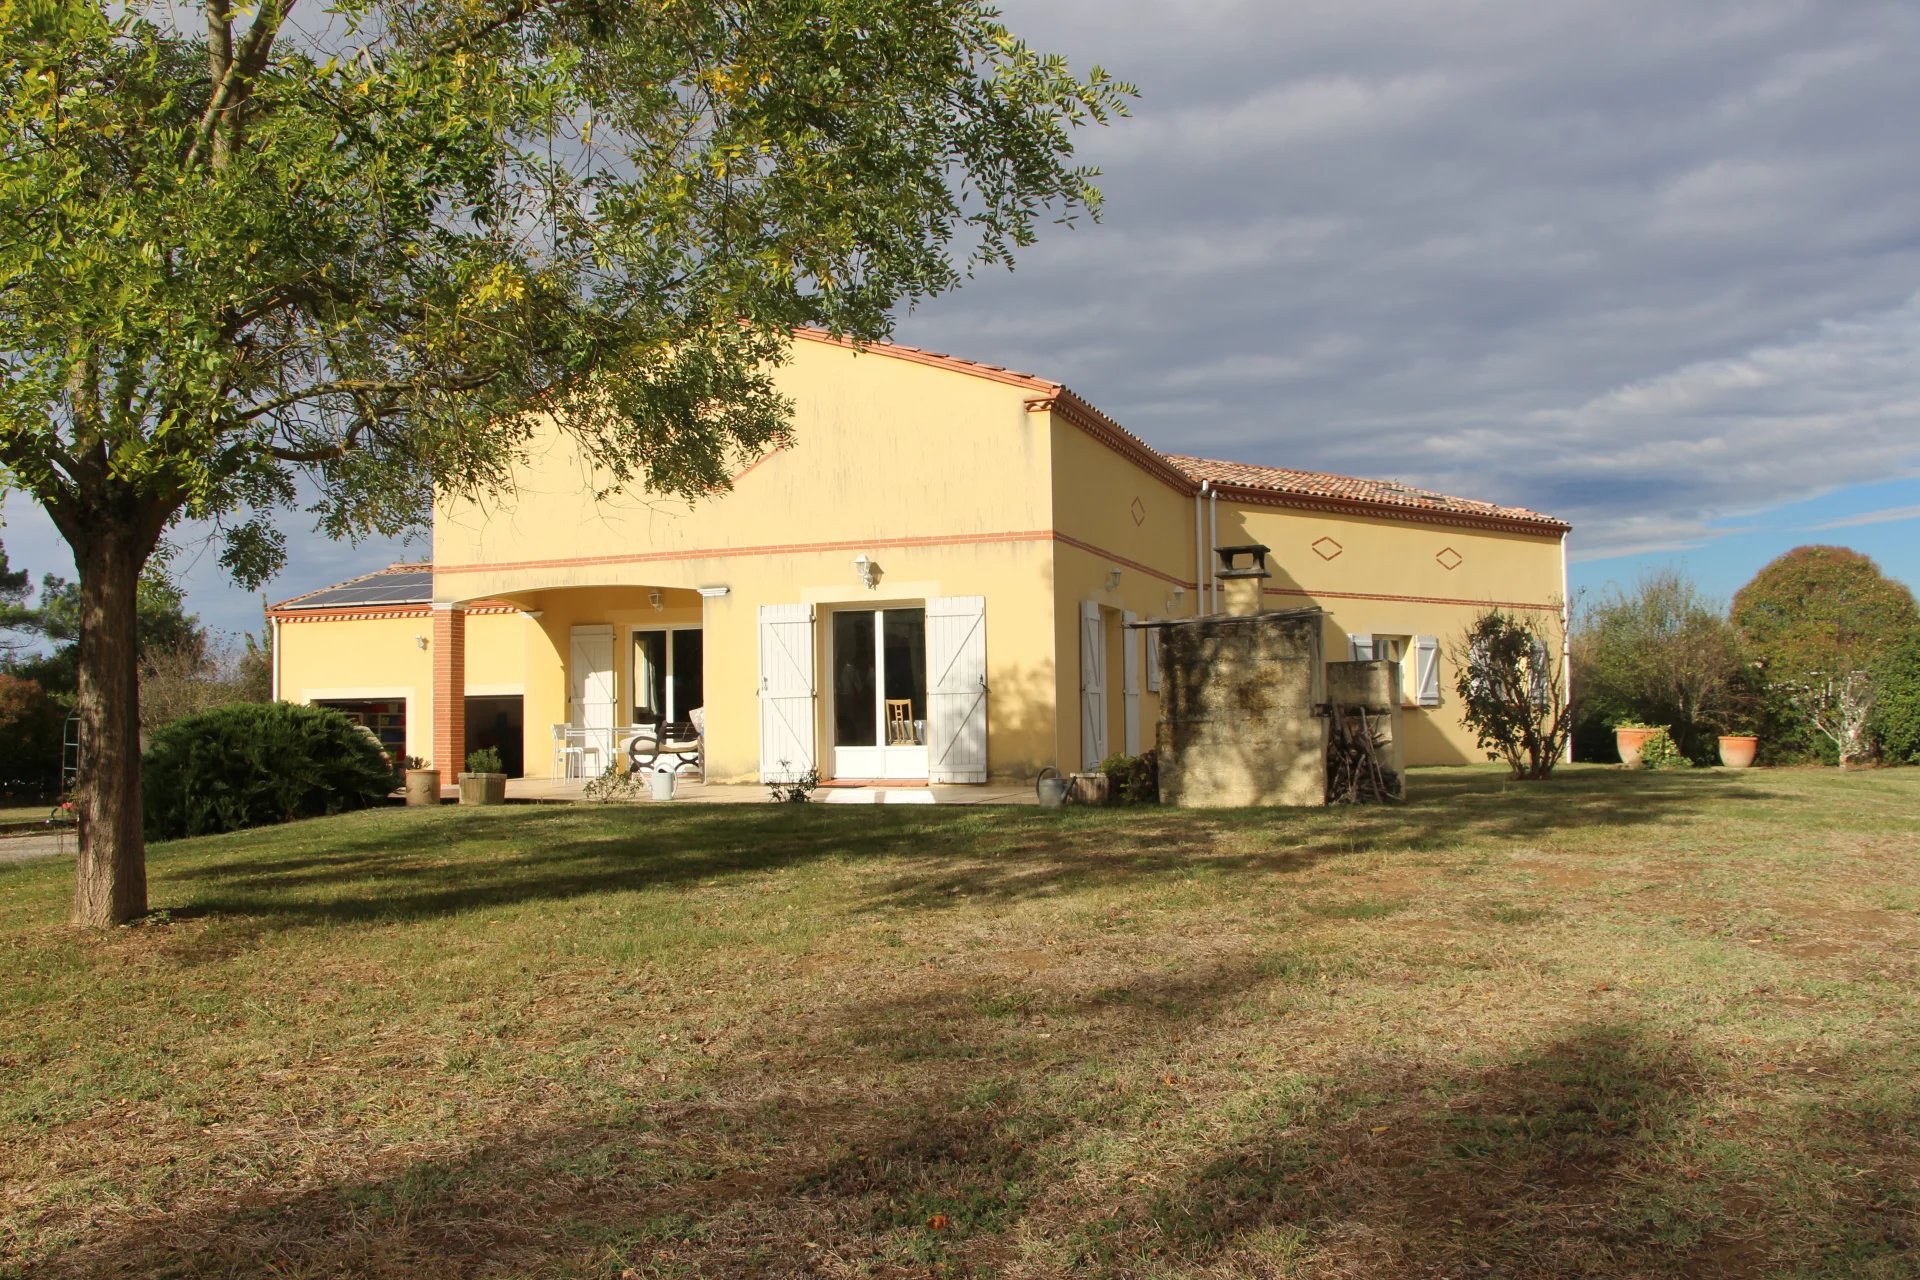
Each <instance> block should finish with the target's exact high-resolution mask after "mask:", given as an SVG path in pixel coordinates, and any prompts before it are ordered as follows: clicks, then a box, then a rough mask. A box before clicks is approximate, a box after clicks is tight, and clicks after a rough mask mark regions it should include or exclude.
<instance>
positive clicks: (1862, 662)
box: [1733, 546, 1920, 680]
mask: <svg viewBox="0 0 1920 1280" xmlns="http://www.w3.org/2000/svg"><path fill="white" fill-rule="evenodd" d="M1733 624H1734V626H1736V627H1738V628H1739V629H1740V633H1741V635H1742V637H1744V639H1745V640H1746V642H1747V644H1748V645H1749V646H1750V647H1751V648H1752V649H1753V652H1754V655H1755V656H1756V657H1758V658H1760V659H1761V660H1762V661H1764V662H1765V663H1766V668H1767V674H1768V676H1769V678H1772V679H1783V680H1798V679H1801V678H1803V677H1806V676H1808V675H1811V674H1812V673H1814V672H1824V673H1834V674H1837V673H1840V672H1847V671H1867V670H1871V669H1872V667H1873V666H1874V664H1875V662H1876V661H1877V660H1878V659H1879V657H1880V655H1881V654H1882V653H1884V652H1885V651H1886V650H1887V649H1889V648H1892V647H1893V646H1894V645H1896V644H1898V643H1899V642H1900V641H1901V640H1903V639H1905V638H1906V637H1907V636H1909V635H1911V634H1912V633H1913V632H1914V631H1915V630H1917V629H1920V608H1916V606H1915V604H1914V599H1913V593H1912V592H1911V591H1909V590H1907V588H1906V587H1904V586H1902V585H1901V584H1900V583H1898V582H1895V581H1894V580H1893V579H1891V578H1889V577H1887V576H1886V575H1885V574H1884V573H1882V572H1880V566H1879V565H1877V564H1875V563H1874V562H1873V560H1872V559H1871V558H1870V557H1868V556H1864V555H1861V554H1860V553H1859V552H1858V551H1853V550H1850V549H1849V548H1846V547H1814V546H1809V547H1795V548H1794V549H1793V550H1792V551H1789V552H1787V553H1786V554H1785V555H1782V556H1780V557H1779V558H1778V559H1776V560H1774V561H1773V562H1772V563H1770V564H1768V565H1767V566H1766V567H1765V568H1764V569H1762V570H1760V572H1759V573H1757V574H1755V575H1754V577H1753V581H1751V582H1749V583H1747V585H1746V586H1744V587H1742V588H1740V590H1739V592H1738V593H1737V594H1735V596H1734V597H1733Z"/></svg>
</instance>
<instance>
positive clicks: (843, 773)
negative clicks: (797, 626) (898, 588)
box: [827, 607, 927, 780]
mask: <svg viewBox="0 0 1920 1280" xmlns="http://www.w3.org/2000/svg"><path fill="white" fill-rule="evenodd" d="M828 643H829V648H828V652H827V669H828V671H830V672H831V673H832V681H833V683H832V692H833V708H832V713H831V723H832V729H833V735H832V737H833V776H834V777H836V778H880V779H902V780H904V779H919V778H925V777H926V776H927V611H926V610H925V609H922V608H917V607H916V608H903V609H841V610H838V611H836V612H835V613H833V614H832V615H831V622H830V623H829V626H828Z"/></svg>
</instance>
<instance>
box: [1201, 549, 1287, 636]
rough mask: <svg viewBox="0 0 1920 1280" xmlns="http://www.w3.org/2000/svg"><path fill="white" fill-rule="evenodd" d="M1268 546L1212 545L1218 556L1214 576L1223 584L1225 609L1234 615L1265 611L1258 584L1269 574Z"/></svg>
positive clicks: (1260, 585) (1262, 583)
mask: <svg viewBox="0 0 1920 1280" xmlns="http://www.w3.org/2000/svg"><path fill="white" fill-rule="evenodd" d="M1269 550H1271V548H1269V547H1264V546H1261V545H1260V544H1259V543H1257V542H1253V543H1248V544H1247V545H1246V546H1241V547H1215V548H1214V549H1213V554H1214V555H1215V556H1216V557H1217V558H1218V564H1217V565H1216V566H1215V569H1214V577H1215V578H1216V579H1218V580H1219V581H1220V582H1221V583H1222V584H1224V587H1225V592H1226V602H1225V603H1226V611H1227V612H1228V613H1230V614H1232V615H1233V616H1235V617H1237V618H1250V617H1252V616H1253V615H1254V614H1256V613H1264V612H1265V611H1266V607H1267V606H1266V599H1265V596H1264V594H1263V592H1262V590H1261V588H1262V587H1263V586H1264V584H1265V583H1266V580H1267V579H1268V578H1271V577H1272V576H1273V574H1272V572H1270V571H1269V570H1268V568H1267V552H1268V551H1269Z"/></svg>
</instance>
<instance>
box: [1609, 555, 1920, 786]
mask: <svg viewBox="0 0 1920 1280" xmlns="http://www.w3.org/2000/svg"><path fill="white" fill-rule="evenodd" d="M1571 647H1572V659H1573V697H1574V753H1575V756H1576V758H1578V759H1582V760H1597V761H1604V760H1612V759H1616V758H1617V757H1616V755H1615V753H1614V742H1613V730H1614V729H1615V728H1616V727H1617V726H1619V725H1622V724H1634V725H1646V726H1652V727H1664V728H1666V729H1667V730H1668V731H1669V734H1670V735H1671V737H1672V739H1673V741H1674V743H1675V744H1676V745H1677V746H1678V747H1679V749H1680V751H1681V752H1683V753H1684V754H1685V755H1686V756H1687V757H1688V758H1689V759H1691V760H1693V761H1694V762H1695V763H1698V764H1708V763H1711V762H1712V761H1713V760H1714V757H1715V751H1716V745H1717V742H1716V740H1717V738H1718V737H1719V736H1720V735H1722V734H1756V735H1758V736H1759V738H1760V749H1761V759H1762V760H1763V761H1765V762H1768V763H1775V764H1791V763H1814V762H1824V763H1829V764H1832V763H1841V764H1864V763H1869V762H1872V761H1876V760H1879V761H1885V762H1889V763H1907V764H1911V763H1920V609H1917V608H1916V607H1915V603H1914V597H1913V593H1912V592H1911V591H1909V590H1908V589H1907V588H1906V587H1905V586H1903V585H1901V584H1900V583H1898V582H1895V581H1893V580H1892V579H1890V578H1888V577H1887V576H1886V575H1885V574H1883V573H1882V572H1881V571H1880V568H1879V566H1878V565H1876V564H1875V563H1874V562H1873V560H1872V559H1870V558H1869V557H1867V556H1864V555H1861V554H1860V553H1859V552H1857V551H1852V550H1849V549H1847V548H1845V547H1824V546H1807V547H1796V548H1795V549H1794V550H1792V551H1789V552H1787V553H1786V554H1785V555H1782V556H1780V557H1779V558H1778V559H1776V560H1774V561H1773V562H1772V563H1771V564H1769V565H1767V566H1766V567H1765V568H1764V569H1762V570H1760V572H1759V573H1758V574H1756V575H1755V576H1754V578H1753V580H1752V581H1751V582H1749V583H1747V584H1746V585H1745V586H1744V587H1742V588H1741V589H1740V590H1739V592H1738V593H1736V594H1735V595H1734V597H1733V600H1732V602H1731V603H1730V604H1723V603H1722V602H1720V601H1717V600H1714V599H1712V598H1710V597H1708V596H1707V595H1706V594H1704V593H1703V592H1702V591H1701V590H1700V589H1699V587H1698V586H1697V585H1696V584H1695V583H1694V582H1693V581H1692V579H1690V578H1689V577H1688V576H1687V575H1686V574H1685V573H1683V572H1681V571H1680V570H1677V569H1664V570H1660V571H1658V572H1655V573H1651V574H1648V575H1647V576H1645V577H1643V578H1642V579H1641V580H1640V581H1639V583H1638V584H1637V585H1636V586H1635V587H1634V588H1633V589H1631V590H1623V589H1619V588H1615V589H1613V590H1610V591H1608V592H1607V593H1606V594H1604V595H1602V596H1601V597H1600V598H1599V599H1598V600H1596V601H1593V602H1592V603H1590V604H1588V605H1587V606H1586V607H1584V608H1583V609H1581V610H1580V611H1579V612H1578V615H1577V617H1576V620H1575V625H1574V630H1573V634H1572V638H1571Z"/></svg>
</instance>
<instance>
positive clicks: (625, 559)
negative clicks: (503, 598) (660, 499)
mask: <svg viewBox="0 0 1920 1280" xmlns="http://www.w3.org/2000/svg"><path fill="white" fill-rule="evenodd" d="M1053 536H1054V533H1053V531H1052V530H1050V529H1025V530H1016V531H1013V532H1009V533H961V534H948V535H942V536H939V537H925V538H844V539H840V540H838V541H834V542H786V543H770V544H768V545H766V546H760V547H707V548H702V549H699V550H694V551H636V552H634V553H632V554H630V555H620V556H574V557H567V558H563V559H554V560H503V561H499V562H496V563H490V564H451V565H447V566H445V567H444V568H439V569H435V570H434V576H435V577H439V576H440V575H441V574H457V573H499V572H506V571H508V570H512V569H571V568H578V567H581V566H584V565H596V564H658V563H660V562H662V561H671V560H724V559H731V558H733V557H736V556H789V555H806V554H808V553H812V552H823V551H866V550H871V549H874V548H878V547H958V546H970V545H975V544H981V545H984V544H988V543H998V542H1045V541H1047V540H1048V539H1050V538H1052V537H1053Z"/></svg>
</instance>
